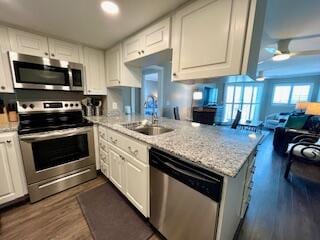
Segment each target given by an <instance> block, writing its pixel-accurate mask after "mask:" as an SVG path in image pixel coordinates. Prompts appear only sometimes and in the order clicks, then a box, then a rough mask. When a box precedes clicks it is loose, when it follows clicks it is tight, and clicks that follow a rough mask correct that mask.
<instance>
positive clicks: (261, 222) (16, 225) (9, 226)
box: [0, 135, 320, 240]
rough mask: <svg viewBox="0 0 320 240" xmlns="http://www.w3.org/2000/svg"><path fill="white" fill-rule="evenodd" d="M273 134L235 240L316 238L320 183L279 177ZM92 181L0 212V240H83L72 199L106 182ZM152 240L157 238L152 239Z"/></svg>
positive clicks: (281, 165)
mask: <svg viewBox="0 0 320 240" xmlns="http://www.w3.org/2000/svg"><path fill="white" fill-rule="evenodd" d="M272 137H273V136H272V135H269V136H268V137H267V138H266V140H265V141H264V143H263V144H262V145H261V146H260V147H259V150H260V151H259V153H258V156H257V164H256V165H257V168H256V173H255V176H254V181H255V182H254V188H253V192H252V200H251V204H250V206H249V209H248V211H247V214H246V217H245V220H244V222H243V225H242V228H241V230H240V233H239V237H238V239H239V240H259V239H262V240H269V239H270V240H271V239H272V240H287V239H290V240H295V239H299V240H301V239H303V240H309V239H310V240H316V239H320V185H319V184H316V183H312V182H308V181H305V180H302V179H299V178H298V177H296V176H294V177H292V178H291V179H292V181H291V183H290V182H287V181H285V180H284V178H283V174H284V169H285V164H286V159H284V158H281V157H279V156H278V155H276V154H275V153H274V152H273V150H272ZM105 181H106V180H105V178H104V177H102V176H99V177H98V178H97V179H95V180H92V181H89V182H87V183H84V184H82V185H80V186H77V187H74V188H71V189H69V190H67V191H64V192H62V193H59V194H56V195H54V196H51V197H49V198H46V199H44V200H42V201H40V202H37V203H35V204H30V203H25V204H23V205H21V206H18V207H15V208H12V209H9V210H6V211H4V212H1V213H0V216H1V219H0V239H1V240H2V239H5V240H38V239H41V240H47V239H50V240H51V239H57V240H60V239H64V240H65V239H66V240H68V239H85V240H87V239H88V240H91V239H92V237H91V234H90V231H89V228H88V225H87V223H86V220H85V219H84V217H83V215H82V213H81V209H80V207H79V205H78V202H77V199H76V197H77V196H78V194H79V193H81V192H83V191H87V190H89V189H92V188H95V187H97V186H99V185H101V184H103V183H105ZM151 239H152V240H158V239H159V238H158V237H157V236H156V235H154V236H153V237H151Z"/></svg>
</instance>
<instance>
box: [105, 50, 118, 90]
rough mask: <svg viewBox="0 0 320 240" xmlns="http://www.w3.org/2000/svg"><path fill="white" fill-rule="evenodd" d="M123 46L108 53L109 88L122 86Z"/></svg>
mask: <svg viewBox="0 0 320 240" xmlns="http://www.w3.org/2000/svg"><path fill="white" fill-rule="evenodd" d="M121 54H122V47H121V44H119V45H117V46H115V47H113V48H112V49H110V50H108V51H107V52H106V72H107V86H108V87H112V86H119V85H120V84H121V64H122V61H121V60H122V56H121Z"/></svg>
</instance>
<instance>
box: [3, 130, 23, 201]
mask: <svg viewBox="0 0 320 240" xmlns="http://www.w3.org/2000/svg"><path fill="white" fill-rule="evenodd" d="M18 151H20V148H19V144H18V141H17V137H14V136H13V133H11V134H9V135H7V134H5V136H3V135H1V136H0V204H3V203H6V202H9V201H12V200H14V199H17V198H19V197H22V196H23V195H24V193H26V190H25V189H26V186H25V179H24V176H23V169H22V162H21V156H20V155H19V154H18Z"/></svg>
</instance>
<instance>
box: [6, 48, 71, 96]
mask: <svg viewBox="0 0 320 240" xmlns="http://www.w3.org/2000/svg"><path fill="white" fill-rule="evenodd" d="M9 58H10V65H11V72H12V76H13V83H14V87H15V88H24V89H44V90H65V91H69V90H71V88H70V79H71V77H72V76H71V74H72V73H71V71H70V69H69V62H66V61H59V60H56V59H50V58H45V57H43V58H42V57H35V56H29V55H25V54H18V53H15V52H9Z"/></svg>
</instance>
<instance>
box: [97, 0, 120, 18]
mask: <svg viewBox="0 0 320 240" xmlns="http://www.w3.org/2000/svg"><path fill="white" fill-rule="evenodd" d="M101 8H102V10H103V11H104V12H106V13H108V14H111V15H116V14H118V13H119V6H118V5H117V4H116V3H114V2H111V1H103V2H101Z"/></svg>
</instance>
